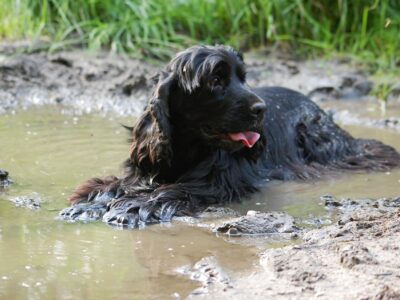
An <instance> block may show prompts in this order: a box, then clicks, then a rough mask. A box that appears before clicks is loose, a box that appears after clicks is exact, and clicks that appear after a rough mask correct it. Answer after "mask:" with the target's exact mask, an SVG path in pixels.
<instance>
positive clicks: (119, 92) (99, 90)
mask: <svg viewBox="0 0 400 300" xmlns="http://www.w3.org/2000/svg"><path fill="white" fill-rule="evenodd" d="M10 47H11V46H10V45H8V46H7V47H5V46H4V47H1V45H0V99H1V102H0V113H4V112H7V111H12V110H15V109H18V108H27V107H30V106H33V105H35V106H38V105H48V104H50V105H59V106H63V107H65V108H66V109H67V110H69V111H71V112H73V113H76V114H81V113H91V112H96V113H103V114H105V113H117V114H119V115H125V116H127V115H129V116H131V115H137V114H138V113H139V112H140V111H141V110H142V109H143V107H144V105H145V103H146V101H147V99H148V98H149V96H150V93H151V89H152V86H153V77H154V75H155V74H157V72H158V71H160V70H161V69H162V68H163V66H164V63H161V62H155V63H150V62H145V61H141V60H138V59H133V58H129V57H127V56H123V55H110V54H107V53H96V54H94V53H87V52H84V51H81V50H74V51H69V52H58V53H55V54H47V53H42V52H37V53H31V54H14V53H18V49H19V48H18V46H16V47H14V48H12V47H11V48H10ZM10 49H11V50H10ZM245 62H246V63H247V66H248V76H247V77H248V83H249V85H250V86H254V87H257V86H276V85H278V86H285V87H288V88H292V89H295V90H298V91H300V92H302V93H304V94H307V95H309V96H310V97H311V98H312V99H313V100H315V101H319V102H321V101H326V100H332V99H334V100H338V99H339V100H346V101H348V100H358V101H359V100H365V101H369V100H376V99H375V98H374V97H373V96H371V91H372V89H373V87H374V82H373V81H372V80H371V79H370V77H369V76H368V74H367V73H366V72H364V71H362V70H357V69H356V68H355V67H354V66H352V65H350V64H349V62H348V61H347V60H343V59H335V60H330V61H326V60H312V61H296V60H294V59H290V58H287V57H279V56H277V55H273V54H265V53H263V52H257V53H247V54H246V55H245ZM398 90H399V89H396V86H394V88H393V91H392V92H391V94H393V95H392V96H391V97H392V98H393V99H394V100H393V102H396V101H397V100H398V97H399V95H400V93H399V92H398ZM396 99H397V100H396ZM398 102H400V101H398Z"/></svg>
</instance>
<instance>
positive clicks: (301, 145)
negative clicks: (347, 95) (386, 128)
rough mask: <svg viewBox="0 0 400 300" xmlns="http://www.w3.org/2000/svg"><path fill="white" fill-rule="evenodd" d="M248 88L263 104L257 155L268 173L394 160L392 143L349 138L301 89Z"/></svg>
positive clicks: (369, 166) (310, 172)
mask: <svg viewBox="0 0 400 300" xmlns="http://www.w3.org/2000/svg"><path fill="white" fill-rule="evenodd" d="M254 92H255V93H256V94H257V95H258V96H260V97H261V98H263V99H264V101H265V103H266V105H267V110H266V115H265V126H264V130H265V133H266V138H267V143H266V145H267V147H266V153H265V155H264V156H263V158H262V161H263V164H264V165H265V166H266V168H267V169H268V170H270V171H269V176H270V177H271V178H274V179H293V178H308V177H316V176H319V175H320V174H322V173H323V171H324V169H328V170H329V169H331V170H333V169H349V170H376V171H384V170H387V169H390V168H393V167H398V166H400V155H399V153H398V152H397V151H396V150H395V149H393V148H392V147H390V146H387V145H384V144H382V143H381V142H379V141H376V140H366V139H356V138H353V137H352V136H351V135H350V134H348V133H347V132H346V131H345V130H343V129H341V128H340V127H339V126H338V125H336V124H335V123H334V121H333V119H332V117H331V116H330V115H328V114H326V113H325V112H324V111H323V110H321V109H320V108H319V107H318V105H317V104H315V103H314V102H313V101H311V100H310V99H309V98H308V97H306V96H305V95H303V94H301V93H298V92H296V91H293V90H290V89H287V88H282V87H265V88H257V89H254Z"/></svg>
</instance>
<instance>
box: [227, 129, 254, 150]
mask: <svg viewBox="0 0 400 300" xmlns="http://www.w3.org/2000/svg"><path fill="white" fill-rule="evenodd" d="M225 137H226V138H227V139H229V140H231V141H234V142H241V143H242V144H243V145H244V146H245V147H247V148H252V147H253V146H254V145H255V143H257V141H258V140H259V139H260V134H259V133H258V132H255V131H243V132H235V133H228V134H227V135H226V136H225Z"/></svg>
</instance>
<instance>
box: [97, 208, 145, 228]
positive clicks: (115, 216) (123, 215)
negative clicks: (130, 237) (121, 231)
mask: <svg viewBox="0 0 400 300" xmlns="http://www.w3.org/2000/svg"><path fill="white" fill-rule="evenodd" d="M103 222H105V223H108V224H110V225H112V226H117V227H124V228H139V227H144V225H145V223H144V222H142V221H140V218H139V214H138V213H134V212H133V213H129V212H118V211H116V210H111V211H108V212H106V213H105V214H104V216H103Z"/></svg>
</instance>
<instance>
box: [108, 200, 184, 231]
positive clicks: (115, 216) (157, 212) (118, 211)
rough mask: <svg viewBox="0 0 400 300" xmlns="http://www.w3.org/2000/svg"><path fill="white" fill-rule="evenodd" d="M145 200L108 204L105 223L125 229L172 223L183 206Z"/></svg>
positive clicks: (178, 203) (171, 202)
mask: <svg viewBox="0 0 400 300" xmlns="http://www.w3.org/2000/svg"><path fill="white" fill-rule="evenodd" d="M146 200H147V199H143V198H140V197H138V198H122V199H116V200H114V201H112V202H110V203H109V204H108V208H107V212H106V213H105V214H104V216H103V222H105V223H108V224H110V225H113V226H118V227H125V228H143V227H144V226H145V225H146V224H151V223H162V222H171V220H172V217H173V216H174V215H175V214H176V213H177V210H178V209H179V207H180V206H181V203H180V202H179V201H169V202H166V203H162V202H159V201H151V200H150V201H146Z"/></svg>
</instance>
